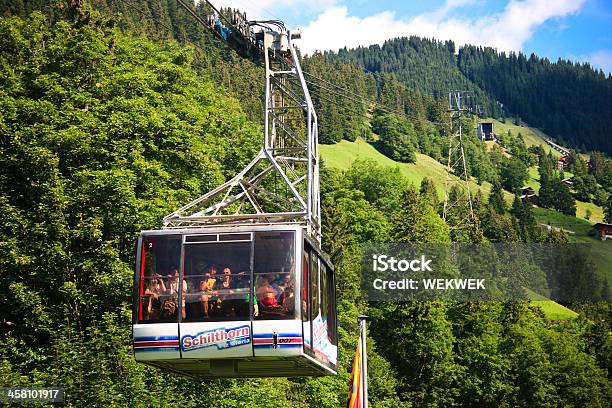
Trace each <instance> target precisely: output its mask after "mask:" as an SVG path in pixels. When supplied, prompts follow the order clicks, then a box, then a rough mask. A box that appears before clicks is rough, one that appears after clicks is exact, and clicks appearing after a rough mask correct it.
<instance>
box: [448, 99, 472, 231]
mask: <svg viewBox="0 0 612 408" xmlns="http://www.w3.org/2000/svg"><path fill="white" fill-rule="evenodd" d="M469 98H470V97H469V94H468V93H467V92H465V91H454V92H450V93H449V94H448V106H449V113H450V125H451V126H450V131H449V146H448V162H447V166H446V180H445V183H444V211H443V218H444V221H448V216H449V214H450V212H451V211H452V210H453V209H456V208H458V207H459V206H461V205H462V204H463V202H462V196H464V197H466V199H467V203H468V209H467V211H466V212H465V213H464V214H462V215H461V216H460V218H459V219H458V220H453V221H454V223H453V225H451V228H454V229H459V228H466V227H468V226H470V225H472V223H473V221H474V209H473V207H472V195H471V192H470V188H469V180H470V177H469V175H468V172H467V165H466V160H465V152H464V149H463V129H462V124H461V118H462V116H463V115H464V114H465V113H467V112H469V111H470V109H469ZM453 187H455V188H457V190H458V192H459V194H457V196H456V197H451V196H450V191H451V189H453ZM459 210H461V209H459ZM459 213H461V211H459Z"/></svg>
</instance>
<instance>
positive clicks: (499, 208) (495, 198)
mask: <svg viewBox="0 0 612 408" xmlns="http://www.w3.org/2000/svg"><path fill="white" fill-rule="evenodd" d="M489 206H491V208H493V209H494V210H495V211H496V212H497V213H498V214H504V213H505V212H506V200H505V199H504V190H503V189H502V185H501V183H500V182H499V179H495V180H493V186H492V187H491V192H490V193H489Z"/></svg>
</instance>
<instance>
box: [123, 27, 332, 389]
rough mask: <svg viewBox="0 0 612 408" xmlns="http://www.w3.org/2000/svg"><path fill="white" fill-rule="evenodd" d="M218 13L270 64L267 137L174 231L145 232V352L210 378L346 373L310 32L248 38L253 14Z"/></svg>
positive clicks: (138, 347) (141, 315)
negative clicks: (324, 233)
mask: <svg viewBox="0 0 612 408" xmlns="http://www.w3.org/2000/svg"><path fill="white" fill-rule="evenodd" d="M209 21H216V22H217V23H216V24H214V25H213V24H211V27H210V28H211V29H212V30H220V29H223V30H224V31H223V38H224V39H226V40H227V41H228V44H230V43H231V44H244V43H246V42H248V47H249V53H251V54H253V50H255V51H256V52H255V53H256V54H258V58H262V59H263V61H264V63H265V79H266V89H265V91H266V93H265V95H266V99H265V117H264V118H265V119H264V146H263V148H262V150H261V151H260V152H259V153H258V155H257V156H256V157H255V159H253V161H251V163H250V164H249V165H247V166H246V167H245V168H244V169H243V170H242V171H241V172H240V173H238V174H237V175H236V176H235V177H234V178H232V179H231V180H229V181H228V182H226V183H224V184H223V185H221V186H219V187H217V188H215V189H214V190H212V191H211V192H209V193H207V194H205V195H203V196H201V197H199V198H198V199H196V200H194V201H192V202H191V203H189V204H187V205H186V206H184V207H182V208H180V209H179V210H177V211H175V212H173V213H172V214H170V215H168V216H167V217H166V218H165V219H164V227H163V228H162V229H160V230H154V231H143V232H142V233H141V235H140V237H139V239H138V243H137V253H136V270H135V278H134V283H135V284H134V300H135V301H134V310H133V316H134V318H133V336H134V353H135V357H136V360H138V361H141V362H143V363H147V364H150V365H154V366H158V367H161V368H165V369H168V370H172V371H175V372H179V373H183V374H186V375H190V376H193V377H200V378H202V377H267V376H283V377H293V376H319V375H329V374H336V372H337V367H338V351H337V350H338V349H337V344H338V343H337V328H336V297H335V275H334V269H333V267H332V265H331V264H330V262H329V261H328V259H327V258H326V257H325V256H324V254H323V253H322V252H321V249H320V240H321V224H320V204H319V157H318V149H317V116H316V113H315V110H314V106H313V104H312V100H311V98H310V94H309V92H308V87H307V85H306V81H305V79H304V76H303V74H302V70H301V67H300V64H299V60H298V56H297V51H296V49H295V47H294V45H293V40H294V39H296V38H299V34H298V33H292V32H289V31H287V30H286V29H285V28H284V26H283V25H282V24H281V23H279V22H275V23H274V24H266V22H259V23H256V25H258V26H259V27H261V28H262V30H261V31H260V32H259V33H257V35H255V34H253V35H252V36H250V35H248V36H245V31H246V32H247V34H248V33H250V30H246V29H245V27H246V22H245V21H241V22H240V27H241V28H240V30H237V29H235V27H233V26H231V25H230V24H228V25H226V26H224V25H221V24H220V23H218V21H219V19H218V18H209ZM267 23H269V22H267ZM251 24H253V23H251ZM228 30H229V31H228ZM232 35H235V36H240V40H241V41H232ZM243 55H244V53H243Z"/></svg>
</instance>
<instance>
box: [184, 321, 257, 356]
mask: <svg viewBox="0 0 612 408" xmlns="http://www.w3.org/2000/svg"><path fill="white" fill-rule="evenodd" d="M250 342H251V330H250V328H249V326H247V325H244V326H239V327H232V328H229V329H226V328H225V327H222V328H220V329H212V330H207V331H204V332H201V333H198V334H196V335H195V336H191V335H186V336H183V338H182V339H181V347H182V349H183V351H191V350H197V349H201V348H205V347H212V346H217V349H219V350H223V349H226V348H231V347H237V346H242V345H244V344H249V343H250Z"/></svg>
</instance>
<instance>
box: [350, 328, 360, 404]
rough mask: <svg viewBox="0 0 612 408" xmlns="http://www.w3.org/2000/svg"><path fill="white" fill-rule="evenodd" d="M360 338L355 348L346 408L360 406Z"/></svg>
mask: <svg viewBox="0 0 612 408" xmlns="http://www.w3.org/2000/svg"><path fill="white" fill-rule="evenodd" d="M361 377H362V375H361V338H359V341H358V342H357V350H355V358H354V359H353V372H352V373H351V382H350V383H349V402H348V408H362V407H363V401H362V397H361V393H362V388H361V387H362V384H361V381H362V379H361Z"/></svg>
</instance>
